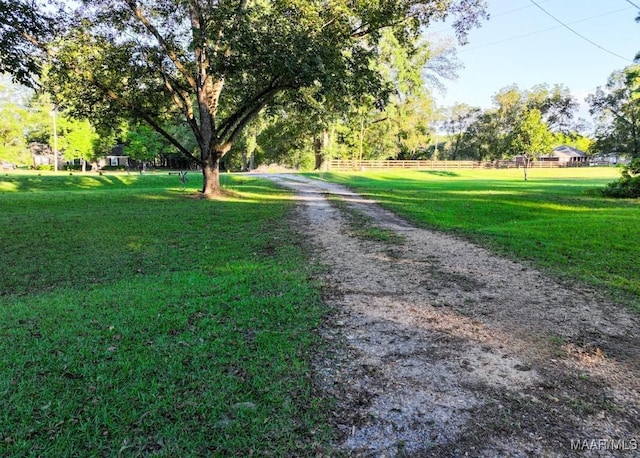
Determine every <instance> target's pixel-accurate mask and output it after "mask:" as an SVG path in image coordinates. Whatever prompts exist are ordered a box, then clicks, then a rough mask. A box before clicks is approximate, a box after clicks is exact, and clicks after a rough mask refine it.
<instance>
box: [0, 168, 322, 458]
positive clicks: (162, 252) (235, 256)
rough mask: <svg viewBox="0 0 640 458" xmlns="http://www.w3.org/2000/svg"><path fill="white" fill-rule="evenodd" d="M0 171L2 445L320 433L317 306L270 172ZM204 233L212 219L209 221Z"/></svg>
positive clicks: (145, 448)
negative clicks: (313, 363) (214, 175)
mask: <svg viewBox="0 0 640 458" xmlns="http://www.w3.org/2000/svg"><path fill="white" fill-rule="evenodd" d="M222 183H223V185H224V186H226V187H227V189H228V190H229V191H231V192H232V195H233V196H234V197H233V198H231V197H227V198H224V199H222V200H218V201H215V202H212V201H209V200H206V199H199V198H195V197H194V195H195V193H194V192H193V191H194V190H195V189H197V188H199V187H200V186H201V184H202V183H201V178H200V177H197V176H196V177H195V178H192V179H191V181H190V182H188V183H187V185H188V188H187V190H186V191H184V192H182V191H180V183H179V180H178V178H177V177H176V176H168V175H164V174H163V175H162V176H159V175H158V176H153V175H142V176H140V175H130V176H128V175H124V174H122V175H108V174H105V175H103V176H95V175H93V176H88V175H85V176H81V175H78V176H76V175H73V176H70V175H60V176H53V175H51V174H50V175H46V174H43V175H42V176H38V175H36V174H33V175H19V174H12V175H8V176H2V177H0V197H1V206H2V212H0V240H1V241H2V242H1V244H0V270H1V271H2V273H3V280H2V282H1V283H0V352H1V353H2V361H1V362H0V393H1V394H2V396H1V397H0V455H1V456H147V455H151V454H154V456H172V457H173V456H215V455H225V456H250V455H252V454H257V455H260V456H265V455H275V456H288V455H294V454H296V453H300V451H301V450H305V451H308V450H312V449H313V447H314V446H315V444H318V443H323V442H326V440H327V437H328V436H327V434H328V433H327V432H326V430H324V429H322V426H321V425H322V424H323V423H324V422H323V421H322V413H321V412H322V411H323V408H324V407H323V405H322V401H321V400H319V399H317V398H316V397H315V396H314V393H313V392H312V387H311V383H310V378H309V355H310V351H311V348H317V344H318V343H317V340H316V336H315V334H314V332H313V330H314V329H315V328H316V327H317V326H318V324H319V323H320V321H321V319H322V318H323V314H324V310H323V308H322V306H321V301H320V297H319V293H318V285H316V284H314V283H313V282H312V281H311V280H310V278H311V276H312V272H311V271H310V269H309V268H308V267H305V266H306V265H307V264H308V263H307V260H306V259H305V258H304V255H303V252H302V250H301V248H300V246H299V245H298V239H297V236H296V235H295V234H294V233H292V232H291V231H290V230H289V229H288V228H287V226H286V224H283V221H285V220H286V214H287V212H288V211H289V209H290V201H289V200H288V198H287V195H286V194H284V193H283V192H282V191H279V190H276V189H274V187H273V186H272V185H270V184H268V182H265V181H261V180H258V179H253V178H238V177H233V178H232V177H228V176H225V177H223V180H222ZM203 234H209V235H210V236H206V237H203Z"/></svg>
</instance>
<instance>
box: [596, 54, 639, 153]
mask: <svg viewBox="0 0 640 458" xmlns="http://www.w3.org/2000/svg"><path fill="white" fill-rule="evenodd" d="M587 101H588V102H589V105H590V107H591V108H590V111H591V114H592V115H595V116H597V119H598V122H599V123H598V126H597V128H596V142H595V144H594V149H595V150H596V151H597V152H600V153H617V154H620V155H627V156H630V157H632V158H640V64H636V65H631V66H629V67H627V68H625V69H624V70H620V71H616V72H613V73H612V74H611V76H609V80H608V81H607V84H606V85H605V86H604V87H599V88H598V89H597V90H596V92H595V94H592V95H590V96H589V97H588V99H587Z"/></svg>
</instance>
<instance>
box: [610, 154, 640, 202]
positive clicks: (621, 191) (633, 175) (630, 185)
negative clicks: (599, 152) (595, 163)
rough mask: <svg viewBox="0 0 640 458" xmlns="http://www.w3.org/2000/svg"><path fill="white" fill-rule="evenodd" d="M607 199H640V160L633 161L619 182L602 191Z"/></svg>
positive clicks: (625, 167) (623, 170)
mask: <svg viewBox="0 0 640 458" xmlns="http://www.w3.org/2000/svg"><path fill="white" fill-rule="evenodd" d="M602 194H603V195H604V196H606V197H627V198H638V197H640V158H636V159H633V160H632V161H631V163H630V164H629V165H626V166H624V167H623V169H622V176H621V177H620V179H618V181H614V182H613V183H609V185H607V187H606V188H604V189H603V190H602Z"/></svg>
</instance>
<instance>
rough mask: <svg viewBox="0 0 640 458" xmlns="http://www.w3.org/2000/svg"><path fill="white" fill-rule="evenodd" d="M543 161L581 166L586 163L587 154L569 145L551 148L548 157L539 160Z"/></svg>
mask: <svg viewBox="0 0 640 458" xmlns="http://www.w3.org/2000/svg"><path fill="white" fill-rule="evenodd" d="M540 159H541V160H543V161H545V160H546V161H558V162H559V163H560V165H583V164H586V163H587V153H585V152H584V151H580V150H579V149H577V148H574V147H572V146H569V145H562V146H558V147H556V148H553V152H552V153H551V154H550V155H548V156H543V157H541V158H540Z"/></svg>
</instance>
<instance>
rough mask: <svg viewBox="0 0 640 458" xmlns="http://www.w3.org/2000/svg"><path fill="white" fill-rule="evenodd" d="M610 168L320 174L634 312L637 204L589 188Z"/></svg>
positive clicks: (611, 175) (638, 299)
mask: <svg viewBox="0 0 640 458" xmlns="http://www.w3.org/2000/svg"><path fill="white" fill-rule="evenodd" d="M619 174H620V170H619V169H616V168H595V167H594V168H575V169H574V168H572V169H534V170H531V171H530V179H529V181H527V182H525V181H524V180H523V174H522V170H517V169H510V170H455V171H397V172H396V171H393V172H367V173H325V174H323V175H322V176H323V178H324V179H326V180H330V181H335V182H338V183H343V184H346V185H348V186H349V187H351V188H352V189H354V190H356V191H358V192H360V193H362V194H364V195H366V196H368V197H371V198H374V199H376V200H378V201H379V202H380V203H381V204H382V205H384V206H385V207H387V208H389V209H391V210H392V211H394V212H396V213H398V214H400V215H403V216H404V217H406V218H407V219H409V220H411V221H413V222H414V223H416V224H418V225H421V226H423V227H428V228H433V229H438V230H442V231H445V232H452V233H455V234H458V235H461V236H463V237H465V238H468V239H470V240H472V241H474V242H476V243H479V244H481V245H484V246H486V247H488V248H490V249H492V250H494V251H495V252H498V253H501V254H506V255H508V256H510V257H512V258H515V259H519V260H524V261H527V262H530V263H533V264H535V265H536V266H538V267H540V268H542V269H544V270H546V271H547V272H549V273H551V274H552V275H555V276H557V277H559V278H561V279H563V280H564V281H567V282H572V283H575V282H577V283H582V284H589V285H593V286H595V287H597V288H599V289H600V290H601V291H603V292H606V293H608V294H610V295H611V296H612V297H613V298H614V299H615V300H617V301H619V302H620V303H624V304H628V305H630V306H631V307H632V308H634V309H635V310H636V311H640V268H639V267H638V256H639V255H640V231H639V230H638V228H639V227H640V202H639V201H638V200H613V199H605V198H602V197H598V196H597V195H595V194H594V193H590V192H589V190H592V189H595V188H598V187H602V186H604V185H605V184H606V183H609V182H611V181H614V180H615V179H617V178H618V177H619Z"/></svg>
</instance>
